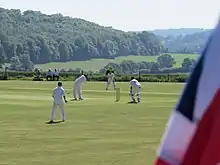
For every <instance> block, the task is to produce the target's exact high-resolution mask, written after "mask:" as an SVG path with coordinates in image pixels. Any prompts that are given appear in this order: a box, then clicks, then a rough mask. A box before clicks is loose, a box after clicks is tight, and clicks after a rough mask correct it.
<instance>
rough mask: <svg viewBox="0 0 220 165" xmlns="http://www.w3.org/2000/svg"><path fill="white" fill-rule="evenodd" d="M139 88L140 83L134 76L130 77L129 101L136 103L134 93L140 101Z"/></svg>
mask: <svg viewBox="0 0 220 165" xmlns="http://www.w3.org/2000/svg"><path fill="white" fill-rule="evenodd" d="M140 90H141V83H139V82H138V80H136V79H135V78H134V77H131V81H130V96H131V99H132V101H131V103H136V100H135V95H136V96H137V101H138V103H140Z"/></svg>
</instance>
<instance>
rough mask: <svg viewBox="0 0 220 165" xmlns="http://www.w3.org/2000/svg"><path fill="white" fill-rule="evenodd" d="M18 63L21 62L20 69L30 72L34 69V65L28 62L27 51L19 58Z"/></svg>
mask: <svg viewBox="0 0 220 165" xmlns="http://www.w3.org/2000/svg"><path fill="white" fill-rule="evenodd" d="M19 61H20V62H21V68H22V69H24V70H26V71H32V70H33V69H34V64H33V62H31V60H30V56H29V54H28V52H27V51H24V53H23V54H22V55H21V56H20V57H19Z"/></svg>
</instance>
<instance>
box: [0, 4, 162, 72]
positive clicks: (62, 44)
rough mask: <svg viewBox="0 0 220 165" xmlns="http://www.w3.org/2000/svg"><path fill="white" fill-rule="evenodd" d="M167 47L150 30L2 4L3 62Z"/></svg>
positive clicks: (110, 55) (156, 50) (112, 55)
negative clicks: (121, 28)
mask: <svg viewBox="0 0 220 165" xmlns="http://www.w3.org/2000/svg"><path fill="white" fill-rule="evenodd" d="M163 51H164V49H163V46H162V43H161V41H160V40H159V39H158V38H157V36H156V35H154V34H153V33H149V32H146V31H144V32H141V33H126V32H123V31H119V30H115V29H113V28H111V27H103V26H99V25H97V24H95V23H92V22H88V21H85V20H82V19H77V18H70V17H64V16H62V15H61V14H54V15H45V14H42V13H41V12H36V11H30V10H29V11H25V12H23V13H22V12H21V11H20V10H7V9H3V8H0V59H1V60H0V63H14V62H15V61H17V63H20V65H19V66H21V67H22V66H23V65H25V64H24V62H22V61H24V59H25V60H26V62H27V61H28V66H32V64H43V63H49V62H67V61H73V60H74V61H76V60H89V59H92V58H115V57H118V56H127V55H146V56H148V55H158V54H160V53H161V52H163ZM18 61H19V62H18ZM30 68H31V67H30ZM23 69H24V68H23Z"/></svg>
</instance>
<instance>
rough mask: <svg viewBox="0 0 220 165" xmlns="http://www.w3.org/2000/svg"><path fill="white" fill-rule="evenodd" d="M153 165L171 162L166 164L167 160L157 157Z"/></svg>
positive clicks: (164, 164) (163, 164)
mask: <svg viewBox="0 0 220 165" xmlns="http://www.w3.org/2000/svg"><path fill="white" fill-rule="evenodd" d="M155 165H171V164H168V163H167V162H165V161H163V160H162V159H160V158H158V159H157V160H156V161H155Z"/></svg>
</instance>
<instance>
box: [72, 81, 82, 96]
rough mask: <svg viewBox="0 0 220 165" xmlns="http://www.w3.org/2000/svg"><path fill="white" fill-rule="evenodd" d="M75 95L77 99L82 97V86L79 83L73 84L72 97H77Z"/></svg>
mask: <svg viewBox="0 0 220 165" xmlns="http://www.w3.org/2000/svg"><path fill="white" fill-rule="evenodd" d="M77 95H78V97H79V99H82V88H81V85H80V84H75V85H74V88H73V97H74V99H76V98H77Z"/></svg>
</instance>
